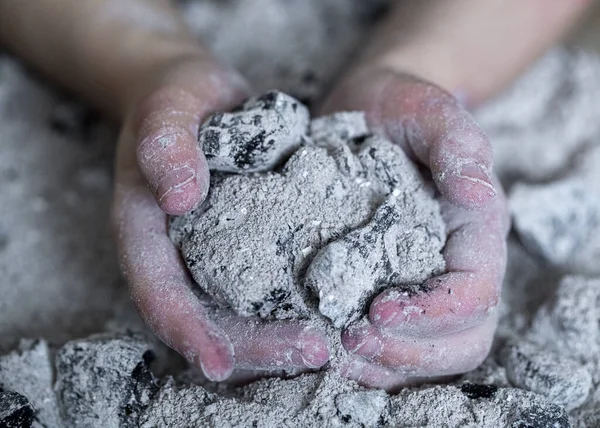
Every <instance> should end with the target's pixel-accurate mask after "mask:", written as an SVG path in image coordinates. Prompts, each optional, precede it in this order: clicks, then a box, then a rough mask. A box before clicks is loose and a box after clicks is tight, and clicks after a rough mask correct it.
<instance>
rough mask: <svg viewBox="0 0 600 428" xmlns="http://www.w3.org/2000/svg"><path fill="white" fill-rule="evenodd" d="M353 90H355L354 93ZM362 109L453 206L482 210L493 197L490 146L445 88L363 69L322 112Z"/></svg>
mask: <svg viewBox="0 0 600 428" xmlns="http://www.w3.org/2000/svg"><path fill="white" fill-rule="evenodd" d="M356 88H358V89H356ZM332 109H336V110H339V109H353V110H364V111H365V112H366V114H367V119H368V122H369V124H370V125H371V127H372V128H373V129H375V130H377V131H379V132H381V133H383V134H385V135H387V136H388V138H390V139H391V140H392V141H394V142H396V143H398V144H400V145H401V146H402V147H403V148H404V149H405V150H406V151H407V153H409V154H411V155H412V156H414V157H415V158H416V159H418V160H419V161H421V162H422V163H423V164H425V165H426V166H427V167H429V169H431V172H432V175H433V179H434V180H435V183H436V185H437V187H438V189H439V190H440V192H441V193H442V195H443V196H444V197H445V198H446V199H448V200H449V201H450V202H452V203H453V204H455V205H457V206H460V207H463V208H467V209H481V208H482V207H485V206H487V205H489V204H490V203H491V201H492V200H493V198H494V196H495V195H496V193H497V188H496V186H495V185H494V183H493V181H492V148H491V145H490V142H489V140H488V138H487V137H486V135H485V134H484V133H483V131H482V130H481V128H480V127H479V126H478V125H477V123H476V122H475V120H474V119H473V117H472V116H471V115H470V114H469V113H468V112H467V111H466V110H465V109H464V107H462V106H461V105H460V104H459V103H458V101H457V100H456V99H455V98H454V97H453V96H452V95H450V94H448V93H447V92H445V91H444V90H442V89H440V88H438V87H436V86H434V85H433V84H431V83H428V82H424V81H422V80H419V79H417V78H414V77H411V76H407V75H400V74H395V73H393V72H391V71H386V70H380V71H366V72H362V73H360V74H357V75H356V76H355V77H354V78H352V79H351V81H350V82H349V83H347V84H346V85H344V86H343V87H342V88H341V89H339V90H338V91H336V92H334V94H333V97H332V98H331V99H330V100H329V102H328V103H327V104H326V110H332Z"/></svg>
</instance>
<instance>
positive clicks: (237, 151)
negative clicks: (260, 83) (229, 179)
mask: <svg viewBox="0 0 600 428" xmlns="http://www.w3.org/2000/svg"><path fill="white" fill-rule="evenodd" d="M309 119H310V118H309V114H308V109H307V108H306V107H305V106H304V105H303V104H301V103H300V102H298V101H297V100H295V99H294V98H292V97H290V96H289V95H286V94H283V93H281V92H276V91H270V92H267V93H266V94H264V95H261V96H259V97H254V98H250V99H249V100H248V101H246V102H245V103H244V105H243V106H242V107H241V110H239V111H233V112H231V113H217V114H215V115H213V116H211V117H210V119H208V121H206V122H205V123H204V125H203V126H202V127H201V128H200V132H199V134H198V142H199V144H200V147H201V148H202V149H203V150H204V154H205V156H206V160H207V161H208V166H209V168H210V169H213V170H218V171H226V172H240V171H246V172H257V171H267V170H270V169H273V168H274V167H275V166H276V165H277V164H278V163H279V162H280V161H281V160H282V159H283V158H286V157H288V156H289V155H290V154H291V153H292V152H294V151H295V150H296V149H297V148H298V146H299V145H300V143H301V142H302V136H303V135H304V134H305V133H306V131H307V128H308V122H309Z"/></svg>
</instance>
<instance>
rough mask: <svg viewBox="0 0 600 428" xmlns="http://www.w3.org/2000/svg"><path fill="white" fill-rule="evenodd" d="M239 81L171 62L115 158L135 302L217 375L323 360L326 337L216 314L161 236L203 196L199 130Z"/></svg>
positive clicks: (162, 332) (238, 94)
mask: <svg viewBox="0 0 600 428" xmlns="http://www.w3.org/2000/svg"><path fill="white" fill-rule="evenodd" d="M237 81H238V80H236V79H235V78H234V76H233V75H232V74H231V73H229V72H228V71H223V70H222V69H220V68H219V67H218V66H216V65H215V64H214V63H212V62H209V63H207V62H205V61H187V62H184V63H180V64H175V65H173V66H172V67H171V68H170V69H169V70H168V71H167V72H165V74H164V76H163V78H162V80H159V81H158V82H156V83H155V88H157V89H154V90H151V91H150V94H149V95H147V96H146V97H143V98H142V99H141V101H140V102H139V103H138V104H137V105H136V106H135V108H134V112H133V114H131V115H130V116H129V119H128V120H127V122H126V124H125V126H124V127H123V131H122V133H121V136H120V140H119V146H118V155H117V164H116V190H115V199H114V207H113V223H114V226H115V231H116V235H117V239H118V242H119V248H120V260H121V265H122V269H123V272H124V273H125V275H126V277H127V280H128V282H129V285H130V291H131V296H132V299H133V301H134V303H135V304H136V306H137V309H138V311H139V313H140V314H141V316H142V318H143V319H144V320H145V322H146V323H147V324H148V325H149V326H150V328H151V329H152V330H153V331H154V333H155V334H156V335H157V336H158V337H159V338H160V339H161V340H162V341H163V342H165V343H166V344H167V345H169V346H171V347H172V348H173V349H175V350H176V351H178V352H179V353H180V354H181V355H183V356H184V357H185V358H186V359H188V361H190V362H191V363H192V364H194V365H195V366H197V367H199V368H201V369H202V371H203V373H204V374H205V376H206V377H207V378H208V379H210V380H214V381H222V380H225V379H227V378H228V377H229V376H230V375H231V374H232V372H233V371H234V369H245V370H257V369H260V370H269V371H270V370H300V371H301V370H307V369H314V368H318V367H320V366H322V365H323V364H325V363H326V362H327V360H328V358H329V353H328V349H327V344H326V341H325V339H324V337H323V336H322V335H321V334H320V333H319V332H316V331H314V330H312V329H310V328H309V327H308V326H306V325H303V324H302V323H295V322H274V323H265V322H259V321H257V320H254V319H248V318H241V317H236V316H234V315H232V314H229V313H224V314H223V313H220V314H219V315H215V314H213V313H212V312H213V311H212V310H211V309H210V307H209V305H206V302H205V301H204V300H202V299H200V298H198V297H197V296H196V295H195V294H194V292H193V291H192V289H193V287H194V284H193V281H192V280H191V278H190V276H189V274H188V272H187V269H186V267H185V265H184V263H183V262H182V260H181V257H180V255H179V252H178V251H177V249H176V248H175V247H174V246H173V244H172V243H171V240H170V239H169V237H168V234H167V215H166V214H165V213H169V214H181V213H184V212H186V211H188V210H190V209H192V208H194V207H195V206H196V205H197V204H198V203H199V202H201V201H202V200H203V198H204V197H205V195H206V193H207V190H208V183H209V179H208V177H209V174H208V170H207V167H206V160H205V158H204V156H203V155H202V154H201V153H200V152H199V150H198V149H197V146H196V133H197V129H198V126H199V125H200V123H201V121H202V119H203V118H204V117H205V116H206V115H207V114H209V113H210V112H212V111H217V110H219V111H220V110H227V109H230V108H231V107H232V106H233V105H235V104H236V103H237V102H239V100H240V99H241V98H242V96H243V90H242V89H240V87H241V86H240V85H238V84H237V83H236V82H237ZM157 202H158V205H157ZM161 208H162V210H161Z"/></svg>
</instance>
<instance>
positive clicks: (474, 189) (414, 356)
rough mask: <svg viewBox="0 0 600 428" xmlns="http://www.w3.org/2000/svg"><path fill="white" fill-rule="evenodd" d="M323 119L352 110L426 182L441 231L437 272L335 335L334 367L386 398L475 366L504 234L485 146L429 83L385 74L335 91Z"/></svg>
mask: <svg viewBox="0 0 600 428" xmlns="http://www.w3.org/2000/svg"><path fill="white" fill-rule="evenodd" d="M322 110H323V112H333V111H340V110H362V111H365V112H366V114H367V120H368V122H369V125H370V126H371V128H372V129H373V130H374V131H375V132H379V133H381V134H384V135H385V136H387V138H389V139H390V140H391V141H393V142H395V143H396V144H399V145H400V146H401V147H402V148H404V150H405V151H406V153H407V154H408V155H409V156H410V157H411V158H412V159H413V160H414V161H415V162H416V163H418V164H419V165H421V166H423V167H425V169H426V174H427V176H429V177H431V179H432V180H433V181H434V183H435V185H436V187H437V189H438V190H439V194H440V204H441V210H442V216H443V218H444V221H445V222H446V229H447V233H448V238H447V242H446V245H445V248H444V259H445V261H446V272H447V273H445V274H444V275H441V276H438V277H435V278H432V279H430V280H428V281H427V282H426V283H425V284H424V288H425V289H428V290H430V291H428V292H423V293H421V294H418V295H413V296H410V295H407V294H406V293H403V292H402V290H401V289H399V288H394V287H392V288H389V289H387V290H385V291H384V292H383V293H381V294H380V295H379V296H377V297H376V298H375V299H374V301H373V302H372V304H371V306H370V310H369V315H368V317H367V318H365V319H364V320H362V321H361V322H358V323H356V324H355V325H352V326H350V327H349V328H347V329H346V330H345V331H344V332H343V334H342V343H343V345H344V347H345V348H346V349H347V350H348V351H349V352H350V353H351V354H353V356H354V357H353V360H352V363H350V364H349V365H348V366H347V367H345V368H344V370H345V373H346V374H347V376H348V377H350V378H352V379H354V380H357V381H358V382H359V383H361V384H363V385H366V386H372V387H382V388H386V389H388V390H393V389H395V388H397V387H399V386H403V385H407V384H412V383H418V382H425V381H431V380H433V379H438V378H444V377H446V376H449V375H454V374H458V373H463V372H466V371H469V370H471V369H474V368H476V367H477V366H478V365H479V364H480V363H481V362H482V361H483V360H484V358H485V357H486V356H487V354H488V352H489V350H490V347H491V343H492V339H493V334H494V330H495V327H496V315H495V308H496V305H497V304H498V300H499V294H500V289H501V284H502V280H503V275H504V270H505V262H506V244H505V240H506V235H507V233H508V229H509V216H508V213H507V207H506V201H505V197H504V194H503V192H502V189H501V187H500V185H499V184H498V182H497V180H495V178H494V176H493V173H492V149H491V146H490V143H489V141H488V139H487V137H486V136H485V134H484V133H483V132H482V130H481V129H480V128H479V126H478V125H477V124H476V123H475V121H474V119H473V118H472V116H471V115H470V114H469V113H468V112H467V111H466V110H465V109H464V108H463V107H462V106H461V105H460V104H459V103H458V102H457V100H456V99H455V98H454V97H453V96H452V95H450V94H449V93H447V92H445V91H444V90H442V89H440V88H438V87H436V86H435V85H433V84H431V83H428V82H425V81H422V80H420V79H417V78H415V77H412V76H410V75H406V74H401V73H397V72H394V71H392V70H387V69H385V68H380V69H375V68H373V69H369V68H367V69H364V70H362V71H360V72H357V73H355V74H353V75H351V76H350V77H349V78H347V79H345V80H344V81H343V82H342V84H341V85H340V86H338V87H337V88H336V89H335V90H334V92H333V93H332V95H331V97H330V98H329V99H328V100H327V101H326V103H325V104H324V106H323V109H322Z"/></svg>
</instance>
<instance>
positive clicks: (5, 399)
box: [0, 387, 35, 428]
mask: <svg viewBox="0 0 600 428" xmlns="http://www.w3.org/2000/svg"><path fill="white" fill-rule="evenodd" d="M34 420H35V409H34V408H33V406H32V405H31V403H30V402H29V400H27V397H24V396H23V395H21V394H19V393H18V392H14V391H6V390H5V389H3V388H1V387H0V426H2V427H5V428H22V427H30V426H31V425H32V424H33V421H34Z"/></svg>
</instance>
